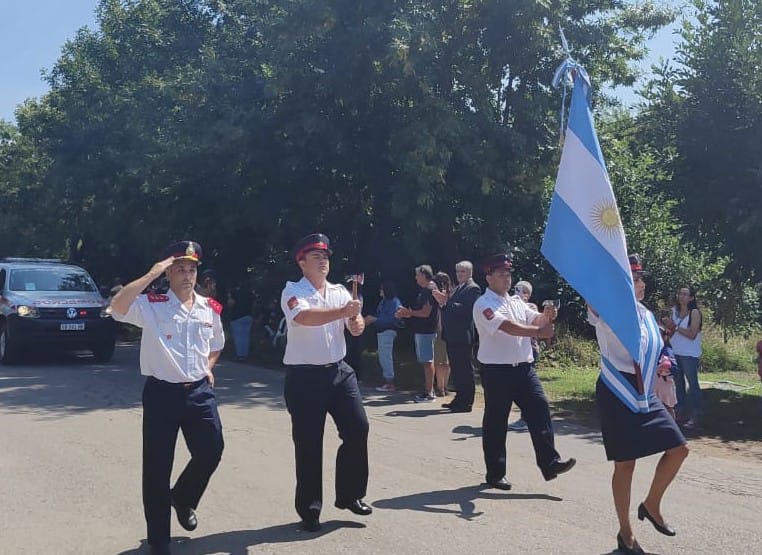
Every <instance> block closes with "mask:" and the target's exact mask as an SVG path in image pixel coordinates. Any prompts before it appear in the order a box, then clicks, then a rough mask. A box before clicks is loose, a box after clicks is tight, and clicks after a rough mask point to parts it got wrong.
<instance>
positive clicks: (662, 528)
mask: <svg viewBox="0 0 762 555" xmlns="http://www.w3.org/2000/svg"><path fill="white" fill-rule="evenodd" d="M644 518H647V519H648V520H649V521H650V522H651V524H653V525H654V528H656V531H657V532H661V533H662V534H664V535H665V536H674V535H675V534H677V532H675V529H674V528H672V527H671V526H670V525H669V524H667V523H666V522H665V523H664V524H659V523H658V522H656V520H654V517H652V516H651V514H650V513H649V512H648V510H646V506H645V505H643V503H641V504H640V505H638V520H643V519H644Z"/></svg>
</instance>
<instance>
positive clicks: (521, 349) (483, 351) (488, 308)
mask: <svg viewBox="0 0 762 555" xmlns="http://www.w3.org/2000/svg"><path fill="white" fill-rule="evenodd" d="M539 315H540V313H539V312H537V311H534V310H532V309H531V308H529V307H528V306H527V305H526V303H524V301H523V300H521V298H520V297H518V296H510V295H508V294H505V295H503V296H500V295H498V294H497V293H495V292H494V291H493V290H492V289H489V288H487V290H486V291H485V292H484V294H483V295H482V296H481V297H479V298H478V299H477V300H476V302H475V303H474V324H476V330H477V331H478V332H479V353H478V354H477V356H476V358H477V359H479V362H481V363H483V364H517V363H521V362H534V356H533V355H532V338H531V337H518V336H515V335H509V334H507V333H505V332H504V331H501V330H500V329H499V328H500V324H502V323H503V322H504V321H506V320H510V321H512V322H515V323H517V324H531V323H532V322H533V321H534V319H535V318H536V317H537V316H539Z"/></svg>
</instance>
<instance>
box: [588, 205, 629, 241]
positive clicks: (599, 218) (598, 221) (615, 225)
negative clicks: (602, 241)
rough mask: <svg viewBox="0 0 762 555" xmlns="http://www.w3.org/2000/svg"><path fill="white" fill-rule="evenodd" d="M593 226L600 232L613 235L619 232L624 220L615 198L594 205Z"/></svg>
mask: <svg viewBox="0 0 762 555" xmlns="http://www.w3.org/2000/svg"><path fill="white" fill-rule="evenodd" d="M592 216H593V227H595V230H596V231H598V232H602V233H605V234H606V235H609V236H613V235H616V234H618V233H619V230H620V228H621V227H622V222H621V220H620V219H619V210H617V207H616V204H615V203H614V201H613V200H607V201H603V202H599V203H597V204H596V205H595V206H594V207H593V214H592Z"/></svg>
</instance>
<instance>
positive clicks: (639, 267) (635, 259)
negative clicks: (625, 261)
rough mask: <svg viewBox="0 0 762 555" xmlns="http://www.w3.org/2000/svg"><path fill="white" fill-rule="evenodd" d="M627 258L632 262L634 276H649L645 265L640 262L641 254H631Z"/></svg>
mask: <svg viewBox="0 0 762 555" xmlns="http://www.w3.org/2000/svg"><path fill="white" fill-rule="evenodd" d="M627 258H629V260H630V271H631V272H632V275H633V276H647V275H648V272H647V271H646V270H645V269H643V264H641V262H640V255H639V254H631V255H629V256H628V257H627Z"/></svg>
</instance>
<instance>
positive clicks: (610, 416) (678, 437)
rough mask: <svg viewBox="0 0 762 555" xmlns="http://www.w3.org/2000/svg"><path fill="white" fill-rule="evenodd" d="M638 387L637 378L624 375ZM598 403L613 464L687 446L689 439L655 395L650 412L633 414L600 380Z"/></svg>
mask: <svg viewBox="0 0 762 555" xmlns="http://www.w3.org/2000/svg"><path fill="white" fill-rule="evenodd" d="M622 375H623V376H625V377H626V378H627V380H628V381H629V382H630V383H631V384H632V386H633V387H635V375H634V374H622ZM595 401H596V403H597V404H598V412H599V416H600V419H601V434H602V435H603V446H604V447H605V448H606V458H607V459H608V460H610V461H633V460H635V459H640V458H641V457H647V456H649V455H653V454H654V453H661V452H663V451H666V450H667V449H672V448H673V447H678V446H680V445H685V436H683V433H682V432H681V431H680V428H679V427H678V426H677V423H676V422H675V421H674V420H673V419H672V417H671V416H670V415H669V413H668V412H667V409H665V408H664V405H663V404H662V402H661V401H659V399H658V398H657V397H656V395H654V393H653V391H652V392H651V394H650V395H649V397H648V406H649V407H650V408H651V410H650V411H649V412H645V413H643V412H637V413H636V412H632V411H631V410H630V409H628V408H627V407H626V406H625V404H624V403H622V401H620V400H619V399H618V398H617V397H616V395H614V394H613V393H612V392H611V390H610V389H609V388H608V387H607V386H606V384H605V383H603V381H602V380H601V378H600V376H599V377H598V382H597V383H596V384H595Z"/></svg>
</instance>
